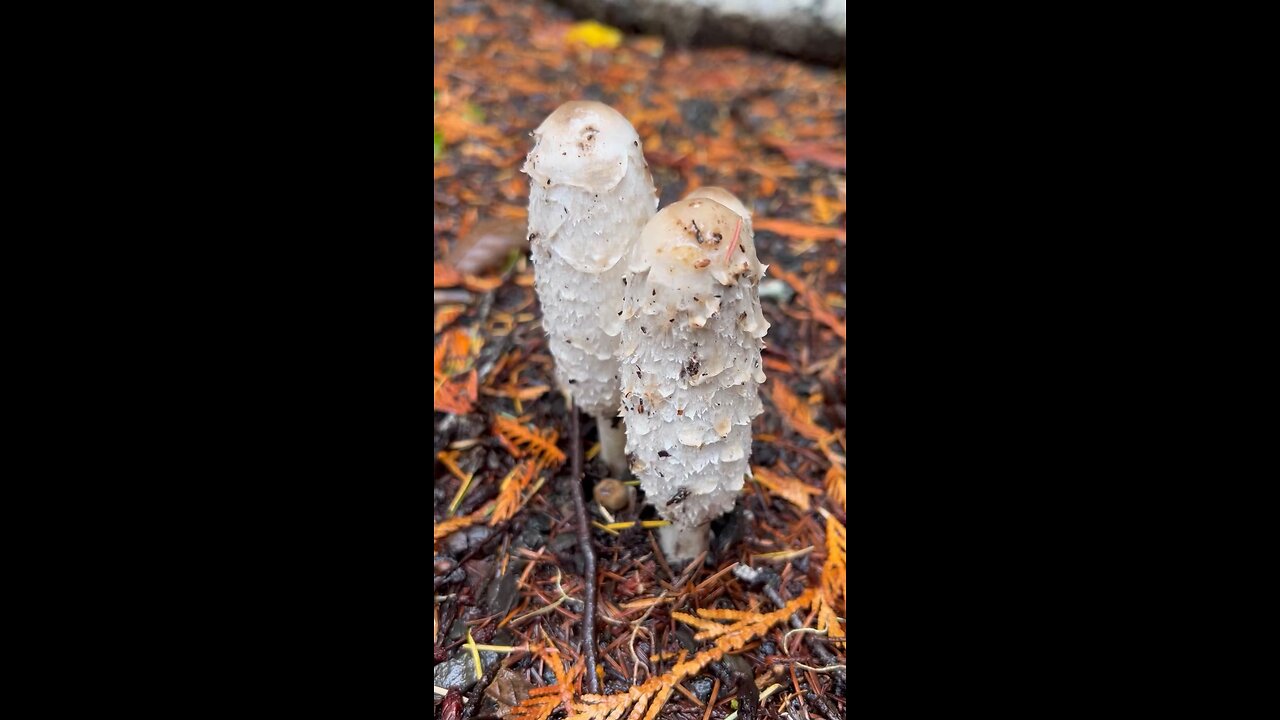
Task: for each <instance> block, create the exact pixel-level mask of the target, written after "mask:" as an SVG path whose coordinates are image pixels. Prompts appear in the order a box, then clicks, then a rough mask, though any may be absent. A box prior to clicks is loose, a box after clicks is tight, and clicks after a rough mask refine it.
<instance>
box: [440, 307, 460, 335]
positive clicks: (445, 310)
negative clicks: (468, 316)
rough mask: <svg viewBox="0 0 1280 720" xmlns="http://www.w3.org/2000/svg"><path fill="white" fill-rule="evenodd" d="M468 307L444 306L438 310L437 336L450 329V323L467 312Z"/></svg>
mask: <svg viewBox="0 0 1280 720" xmlns="http://www.w3.org/2000/svg"><path fill="white" fill-rule="evenodd" d="M466 310H467V306H466V305H442V306H440V307H439V308H438V309H437V310H436V323H435V324H436V334H437V335H439V334H440V331H441V330H443V329H445V328H447V327H449V323H451V322H453V321H454V320H457V319H458V316H459V315H461V314H462V313H464V312H466Z"/></svg>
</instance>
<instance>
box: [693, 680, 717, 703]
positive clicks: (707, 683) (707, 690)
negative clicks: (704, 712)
mask: <svg viewBox="0 0 1280 720" xmlns="http://www.w3.org/2000/svg"><path fill="white" fill-rule="evenodd" d="M714 685H715V681H714V680H712V679H711V678H709V677H707V676H706V675H699V676H698V677H696V678H694V679H692V680H690V681H689V689H690V690H692V691H693V694H694V695H695V696H696V697H697V698H698V699H699V700H701V701H702V702H707V701H708V700H710V699H711V688H712V687H713V686H714Z"/></svg>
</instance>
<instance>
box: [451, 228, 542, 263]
mask: <svg viewBox="0 0 1280 720" xmlns="http://www.w3.org/2000/svg"><path fill="white" fill-rule="evenodd" d="M525 229H526V225H525V223H524V222H523V221H520V220H514V219H512V218H506V217H502V218H488V219H486V220H481V221H479V222H478V223H476V225H475V226H474V227H472V228H471V230H470V231H469V232H468V233H467V234H466V236H465V237H463V238H462V239H460V240H458V242H457V243H456V244H455V245H454V246H453V252H452V253H450V254H449V255H448V256H446V257H445V262H447V263H449V265H451V266H453V268H454V269H455V270H457V271H458V272H460V273H464V274H467V275H479V274H481V273H483V272H486V271H488V270H491V269H494V268H497V267H501V266H502V264H503V263H504V262H506V260H507V257H508V256H509V255H510V254H511V251H512V250H524V248H526V247H528V246H529V243H528V241H527V240H526V239H525Z"/></svg>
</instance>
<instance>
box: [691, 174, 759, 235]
mask: <svg viewBox="0 0 1280 720" xmlns="http://www.w3.org/2000/svg"><path fill="white" fill-rule="evenodd" d="M699 198H703V199H707V200H715V201H716V202H718V203H720V204H721V205H723V206H725V207H727V208H729V209H730V210H732V211H734V212H735V213H737V214H738V215H739V217H741V218H742V220H743V222H745V223H746V224H747V229H748V230H751V212H750V211H749V210H747V206H746V205H743V204H742V201H741V200H739V199H738V196H737V195H734V194H733V193H731V192H729V191H728V190H725V189H724V188H722V187H716V186H714V185H708V186H707V187H700V188H698V189H697V190H694V191H693V192H691V193H689V194H688V195H686V196H685V198H684V199H685V200H697V199H699Z"/></svg>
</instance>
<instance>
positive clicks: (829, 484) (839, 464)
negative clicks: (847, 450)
mask: <svg viewBox="0 0 1280 720" xmlns="http://www.w3.org/2000/svg"><path fill="white" fill-rule="evenodd" d="M833 440H838V441H839V442H840V445H841V447H843V446H844V430H839V431H837V432H833V433H831V434H830V435H828V436H826V437H824V438H822V439H821V440H819V441H818V449H819V450H821V451H822V454H823V455H826V456H827V462H829V463H831V467H829V468H827V476H826V478H825V479H824V480H823V487H825V488H826V491H827V497H829V498H831V502H833V503H835V504H836V505H839V506H840V509H841V510H842V511H844V510H846V508H845V504H844V502H845V498H844V495H845V487H844V486H845V469H844V468H845V457H844V455H841V454H839V453H837V452H835V451H834V450H832V449H831V442H832V441H833Z"/></svg>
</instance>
